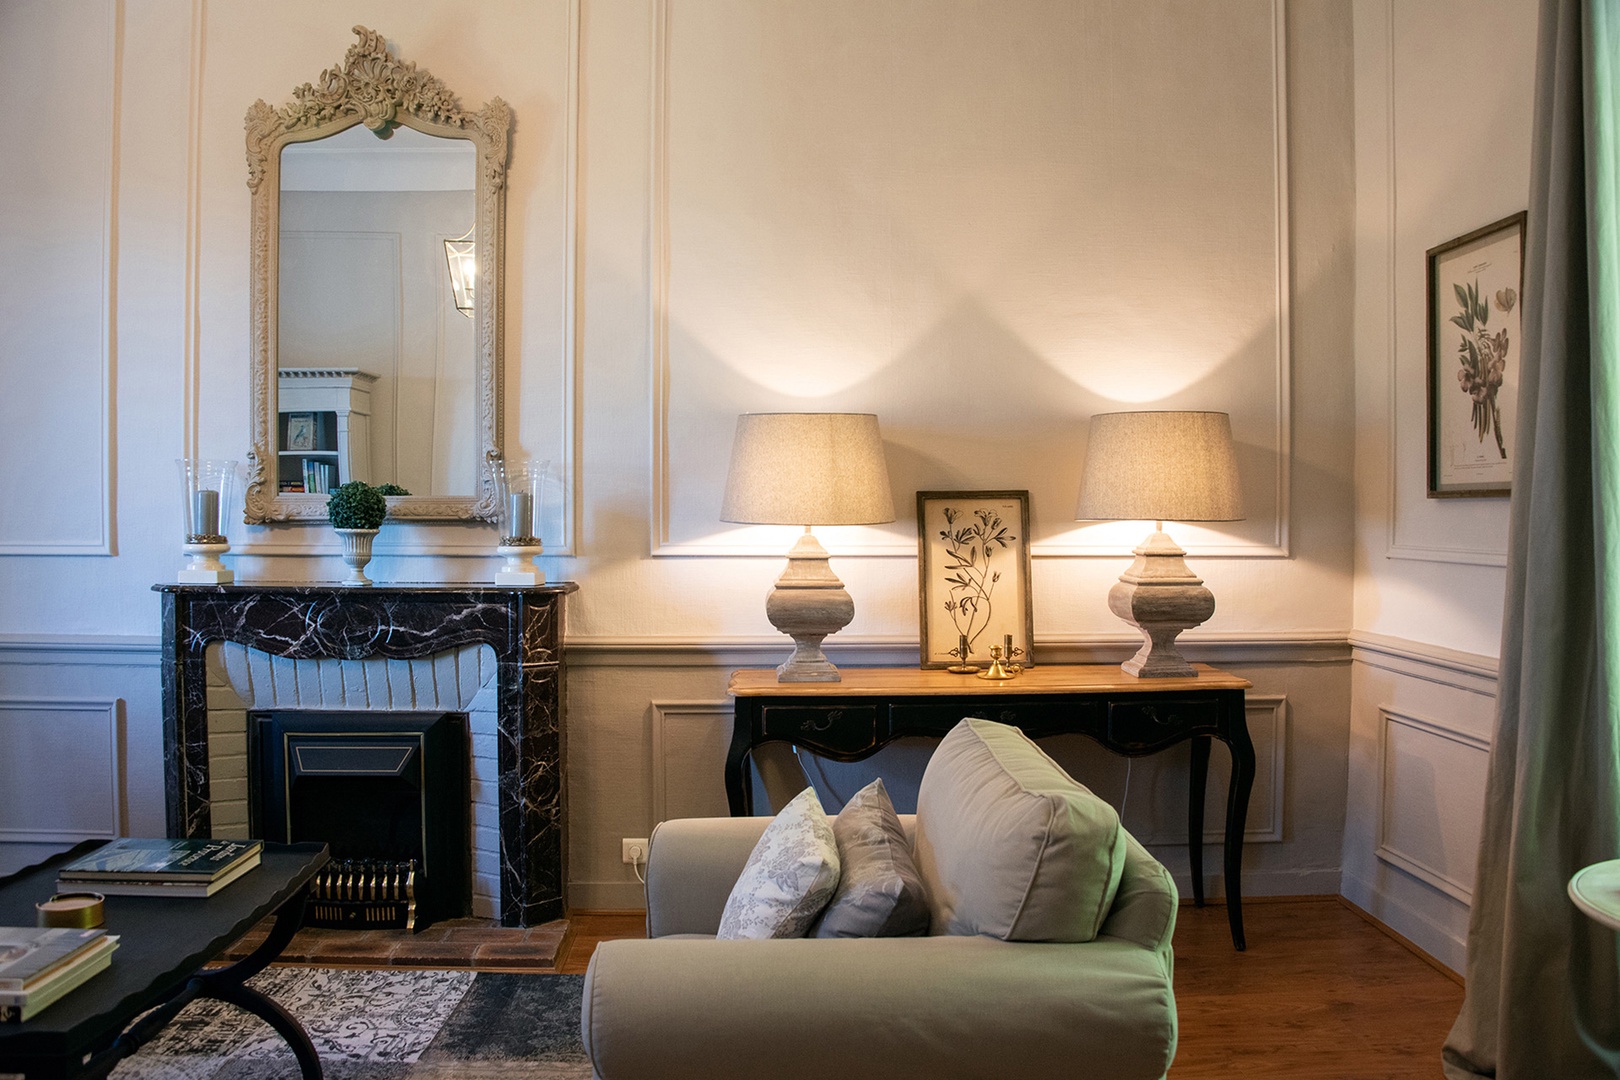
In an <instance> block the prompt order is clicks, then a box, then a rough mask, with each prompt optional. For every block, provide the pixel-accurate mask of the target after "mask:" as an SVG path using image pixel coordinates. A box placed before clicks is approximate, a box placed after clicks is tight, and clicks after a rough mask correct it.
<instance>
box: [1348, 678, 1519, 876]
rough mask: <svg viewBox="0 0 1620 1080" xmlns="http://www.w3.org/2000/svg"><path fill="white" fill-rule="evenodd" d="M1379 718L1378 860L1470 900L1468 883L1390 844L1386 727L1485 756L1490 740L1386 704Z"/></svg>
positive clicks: (1392, 790)
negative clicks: (1413, 732)
mask: <svg viewBox="0 0 1620 1080" xmlns="http://www.w3.org/2000/svg"><path fill="white" fill-rule="evenodd" d="M1378 720H1379V723H1378V804H1377V807H1378V808H1377V815H1378V816H1377V819H1376V821H1375V822H1374V836H1375V838H1376V846H1375V848H1374V854H1375V855H1377V857H1378V858H1379V859H1380V860H1381V861H1383V862H1385V863H1388V864H1389V865H1390V866H1393V867H1395V868H1396V869H1398V870H1402V871H1404V872H1406V873H1408V874H1410V875H1412V876H1413V877H1415V878H1417V879H1418V880H1419V881H1421V882H1423V883H1424V884H1426V885H1429V886H1430V887H1432V888H1435V889H1438V890H1440V891H1441V892H1443V893H1445V894H1446V895H1447V896H1449V897H1451V898H1452V899H1454V900H1460V901H1462V902H1463V903H1464V904H1468V903H1471V902H1472V901H1473V896H1474V891H1473V889H1472V888H1471V887H1470V886H1468V885H1466V884H1464V883H1463V882H1461V881H1458V880H1457V879H1456V878H1454V877H1452V876H1451V875H1449V874H1447V873H1446V872H1445V871H1444V870H1441V869H1440V868H1439V867H1436V866H1431V865H1430V864H1428V863H1427V862H1425V861H1424V860H1423V858H1422V857H1421V856H1419V855H1416V854H1414V853H1412V852H1409V851H1401V850H1399V849H1398V848H1396V847H1394V846H1392V845H1391V843H1390V840H1389V823H1390V820H1391V819H1392V817H1393V816H1394V814H1393V811H1392V810H1391V808H1390V800H1391V799H1392V798H1393V797H1394V795H1395V792H1394V789H1393V786H1392V785H1391V784H1390V781H1389V767H1390V757H1389V729H1390V727H1391V725H1399V726H1401V727H1404V728H1408V729H1409V730H1412V731H1416V732H1420V733H1422V734H1424V735H1430V736H1433V737H1436V738H1440V739H1444V740H1446V741H1448V742H1452V743H1456V744H1457V745H1459V746H1465V747H1467V748H1468V749H1470V750H1475V751H1478V752H1480V753H1483V754H1487V755H1488V754H1489V753H1490V751H1491V742H1490V740H1489V739H1486V738H1483V737H1482V736H1479V735H1476V734H1474V733H1473V732H1470V731H1464V730H1463V729H1461V728H1459V727H1456V726H1454V725H1451V724H1447V723H1444V722H1442V721H1439V720H1433V719H1428V718H1425V717H1419V716H1414V715H1412V714H1411V713H1405V712H1399V711H1397V710H1395V709H1391V708H1389V707H1388V706H1380V707H1379V709H1378Z"/></svg>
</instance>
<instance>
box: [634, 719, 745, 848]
mask: <svg viewBox="0 0 1620 1080" xmlns="http://www.w3.org/2000/svg"><path fill="white" fill-rule="evenodd" d="M649 715H650V723H651V729H652V730H651V736H650V738H649V740H648V748H649V750H650V752H651V756H652V811H653V823H654V824H657V823H658V822H660V821H667V820H669V819H670V818H688V817H725V816H726V815H727V814H729V813H730V812H731V811H730V807H729V806H728V805H727V803H726V792H725V788H724V786H723V785H722V784H721V783H720V777H721V772H722V769H723V768H724V767H725V763H726V750H727V749H728V748H729V747H730V745H731V726H732V725H731V718H732V708H731V702H730V701H729V700H726V701H655V702H653V703H652V705H651V708H650V709H649Z"/></svg>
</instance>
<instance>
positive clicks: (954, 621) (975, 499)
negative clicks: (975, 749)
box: [917, 491, 1035, 668]
mask: <svg viewBox="0 0 1620 1080" xmlns="http://www.w3.org/2000/svg"><path fill="white" fill-rule="evenodd" d="M986 549H988V555H986ZM917 576H918V584H917V596H918V603H919V608H920V615H921V647H920V651H921V663H922V666H923V667H924V668H958V667H965V666H967V665H976V666H979V667H987V666H988V665H989V663H990V647H991V646H992V645H998V646H1005V645H1006V644H1007V641H1008V639H1009V637H1010V638H1011V645H1012V649H1011V652H1012V655H1011V656H1010V657H1007V656H1004V657H1003V662H1010V663H1016V664H1021V665H1023V666H1024V667H1030V666H1033V664H1034V662H1035V659H1034V652H1035V650H1034V641H1035V632H1034V631H1035V619H1034V608H1033V606H1032V604H1031V603H1030V573H1029V492H1028V491H919V492H917ZM964 637H966V638H967V640H968V651H967V655H966V656H964V655H962V653H961V643H962V639H963V638H964Z"/></svg>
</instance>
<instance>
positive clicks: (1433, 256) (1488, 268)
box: [1428, 212, 1525, 499]
mask: <svg viewBox="0 0 1620 1080" xmlns="http://www.w3.org/2000/svg"><path fill="white" fill-rule="evenodd" d="M1524 221H1525V215H1524V214H1523V213H1522V212H1521V213H1518V214H1514V215H1513V216H1512V217H1507V218H1503V219H1502V220H1501V221H1498V222H1494V223H1493V224H1490V225H1487V226H1485V227H1484V228H1483V229H1477V230H1475V231H1474V232H1471V233H1469V234H1468V235H1466V236H1459V237H1457V238H1456V239H1455V240H1448V241H1447V242H1446V243H1444V244H1441V245H1440V246H1439V247H1435V248H1430V249H1429V252H1428V262H1429V268H1428V269H1429V290H1428V292H1429V308H1428V311H1429V315H1428V319H1429V498H1431V499H1448V498H1459V497H1464V498H1466V497H1481V496H1505V495H1507V494H1508V491H1509V489H1510V488H1511V486H1512V479H1513V458H1512V453H1513V436H1514V434H1515V431H1516V424H1515V419H1516V418H1515V416H1514V409H1515V406H1516V405H1517V402H1518V397H1519V392H1518V391H1519V355H1520V353H1519V350H1520V336H1521V335H1520V316H1521V314H1522V305H1521V304H1520V302H1519V301H1520V299H1521V298H1522V297H1523V295H1524Z"/></svg>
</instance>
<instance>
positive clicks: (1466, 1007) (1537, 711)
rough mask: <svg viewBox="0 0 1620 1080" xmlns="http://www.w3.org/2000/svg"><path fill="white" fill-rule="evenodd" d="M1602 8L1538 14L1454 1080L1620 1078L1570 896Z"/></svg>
mask: <svg viewBox="0 0 1620 1080" xmlns="http://www.w3.org/2000/svg"><path fill="white" fill-rule="evenodd" d="M1609 3H1610V0H1586V2H1585V3H1583V2H1581V0H1543V3H1542V7H1541V28H1540V39H1539V46H1538V50H1539V55H1538V58H1537V67H1536V83H1537V85H1536V108H1535V128H1534V140H1535V141H1534V149H1533V157H1532V170H1531V173H1532V175H1531V189H1530V212H1529V225H1528V229H1527V237H1526V246H1525V295H1524V305H1525V306H1524V322H1523V334H1524V339H1523V348H1522V350H1521V357H1522V361H1521V364H1522V366H1521V373H1520V380H1519V386H1520V391H1519V412H1518V418H1519V419H1518V423H1519V432H1518V440H1517V441H1518V447H1517V450H1516V451H1515V460H1514V470H1513V499H1512V505H1511V509H1510V511H1509V522H1510V525H1509V538H1508V571H1507V573H1508V579H1507V597H1506V602H1505V605H1504V607H1505V610H1504V612H1503V625H1502V649H1501V667H1500V677H1499V682H1498V696H1497V710H1498V716H1497V731H1496V739H1495V742H1494V744H1493V746H1492V750H1491V764H1490V771H1489V774H1488V778H1487V782H1486V799H1485V806H1486V809H1485V820H1484V828H1483V832H1482V835H1481V840H1480V852H1479V869H1478V874H1477V877H1476V882H1475V889H1474V897H1473V909H1472V911H1471V913H1470V919H1469V930H1468V970H1467V993H1466V997H1465V999H1464V1002H1463V1008H1462V1012H1461V1013H1460V1014H1459V1016H1458V1017H1457V1021H1456V1024H1455V1025H1454V1026H1453V1028H1452V1030H1451V1034H1450V1036H1449V1037H1448V1039H1447V1041H1446V1046H1445V1049H1444V1052H1443V1063H1444V1067H1445V1073H1446V1075H1447V1076H1448V1077H1451V1078H1453V1080H1460V1078H1464V1077H1474V1076H1494V1077H1498V1078H1501V1080H1542V1078H1549V1077H1558V1078H1561V1080H1578V1078H1583V1077H1614V1076H1617V1075H1620V995H1617V989H1620V952H1617V946H1616V935H1615V933H1614V932H1613V931H1610V930H1606V929H1603V928H1601V927H1599V926H1598V925H1597V924H1596V923H1595V922H1593V921H1592V920H1591V919H1588V918H1587V917H1586V916H1584V915H1582V914H1580V912H1579V911H1577V909H1576V908H1575V907H1574V905H1573V904H1572V903H1571V902H1570V900H1569V898H1568V896H1567V895H1566V893H1565V887H1566V884H1567V882H1568V880H1569V877H1570V875H1571V874H1572V873H1574V872H1575V871H1576V870H1578V869H1580V868H1581V867H1582V866H1585V865H1587V864H1589V863H1593V862H1599V861H1602V860H1605V859H1612V858H1615V857H1617V856H1620V847H1617V833H1620V820H1617V815H1620V790H1617V778H1620V766H1617V761H1620V736H1617V734H1616V722H1617V719H1620V714H1617V711H1616V708H1615V697H1614V695H1615V694H1616V692H1617V691H1620V665H1617V662H1616V657H1617V656H1620V591H1617V574H1620V558H1617V554H1616V550H1615V547H1616V542H1617V539H1620V517H1617V515H1620V494H1617V492H1620V488H1617V487H1616V484H1617V482H1620V468H1617V467H1616V464H1615V461H1614V460H1613V459H1614V458H1615V456H1616V454H1617V451H1620V429H1617V427H1616V424H1617V422H1620V407H1617V406H1620V396H1617V395H1620V383H1617V372H1616V369H1615V364H1616V358H1617V353H1616V350H1615V347H1614V344H1613V342H1614V331H1615V320H1614V316H1615V312H1616V309H1615V305H1614V304H1613V301H1612V295H1613V292H1614V287H1615V284H1616V278H1615V273H1616V270H1617V269H1620V260H1617V259H1616V254H1617V249H1616V243H1615V236H1614V229H1613V224H1612V223H1613V221H1614V216H1613V215H1614V210H1615V207H1614V184H1615V180H1616V177H1615V171H1614V160H1615V145H1614V142H1613V138H1614V130H1615V101H1614V92H1615V85H1614V74H1615V73H1614V67H1613V56H1614V53H1613V51H1612V50H1613V48H1614V32H1615V26H1614V19H1615V12H1614V11H1613V10H1611V9H1610V6H1609ZM1589 196H1590V198H1589Z"/></svg>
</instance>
